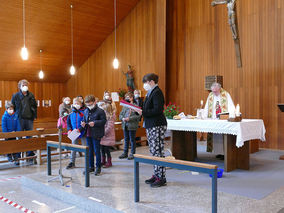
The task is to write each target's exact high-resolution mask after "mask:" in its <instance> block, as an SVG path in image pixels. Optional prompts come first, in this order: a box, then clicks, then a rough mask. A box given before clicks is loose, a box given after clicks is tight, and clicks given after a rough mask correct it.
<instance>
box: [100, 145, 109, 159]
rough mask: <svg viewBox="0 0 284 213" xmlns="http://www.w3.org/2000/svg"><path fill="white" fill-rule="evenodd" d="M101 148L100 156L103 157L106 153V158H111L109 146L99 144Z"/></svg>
mask: <svg viewBox="0 0 284 213" xmlns="http://www.w3.org/2000/svg"><path fill="white" fill-rule="evenodd" d="M101 150H102V157H105V156H106V155H107V157H108V158H111V155H110V151H109V146H104V145H101Z"/></svg>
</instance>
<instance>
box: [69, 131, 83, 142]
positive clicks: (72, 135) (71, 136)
mask: <svg viewBox="0 0 284 213" xmlns="http://www.w3.org/2000/svg"><path fill="white" fill-rule="evenodd" d="M80 134H81V133H80V132H78V130H77V129H73V131H72V132H70V133H69V134H68V138H69V139H70V140H71V141H74V140H76V139H77V138H78V137H79V136H80Z"/></svg>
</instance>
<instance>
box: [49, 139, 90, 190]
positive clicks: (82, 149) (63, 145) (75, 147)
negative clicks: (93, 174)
mask: <svg viewBox="0 0 284 213" xmlns="http://www.w3.org/2000/svg"><path fill="white" fill-rule="evenodd" d="M51 147H54V148H59V142H57V141H47V142H46V149H47V175H51ZM61 148H62V149H67V150H71V151H76V152H84V153H85V187H89V186H90V171H89V147H88V146H82V145H76V144H68V143H61Z"/></svg>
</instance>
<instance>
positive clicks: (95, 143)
mask: <svg viewBox="0 0 284 213" xmlns="http://www.w3.org/2000/svg"><path fill="white" fill-rule="evenodd" d="M100 143H101V140H98V139H95V138H93V137H87V144H88V147H89V164H90V168H94V151H95V155H96V167H101V144H100Z"/></svg>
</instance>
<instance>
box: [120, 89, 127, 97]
mask: <svg viewBox="0 0 284 213" xmlns="http://www.w3.org/2000/svg"><path fill="white" fill-rule="evenodd" d="M126 93H127V90H126V89H121V88H119V89H118V95H119V97H120V98H124V95H125V94H126Z"/></svg>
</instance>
